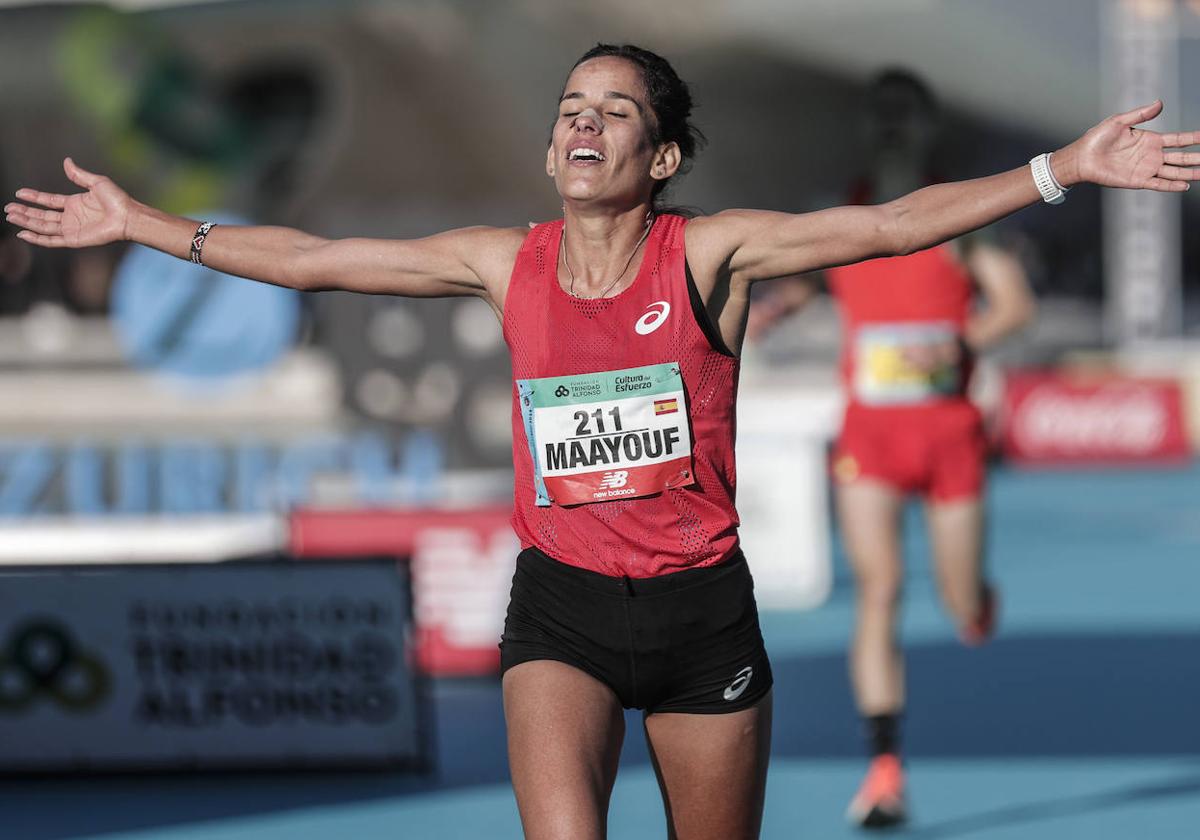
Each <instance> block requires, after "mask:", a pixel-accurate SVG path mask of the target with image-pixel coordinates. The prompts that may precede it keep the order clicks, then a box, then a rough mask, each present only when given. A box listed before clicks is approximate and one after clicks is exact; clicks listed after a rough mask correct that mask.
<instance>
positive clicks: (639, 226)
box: [559, 203, 652, 298]
mask: <svg viewBox="0 0 1200 840" xmlns="http://www.w3.org/2000/svg"><path fill="white" fill-rule="evenodd" d="M649 212H650V205H649V203H646V204H639V205H637V206H636V207H632V208H629V209H627V210H621V211H618V212H605V213H596V212H588V211H586V210H581V209H578V208H574V207H572V206H571V205H570V204H568V205H567V206H566V207H565V208H564V214H563V215H564V219H563V243H562V248H561V250H562V251H563V260H561V261H560V265H559V281H560V282H561V283H562V284H563V288H564V289H567V290H568V291H570V292H571V294H574V295H575V296H577V297H584V298H588V297H609V296H612V295H614V294H617V293H619V292H621V291H622V290H624V289H626V288H628V287H629V285H630V284H631V283H632V282H633V279H634V278H635V277H636V276H637V272H638V266H639V264H640V262H639V260H638V257H637V253H636V252H637V251H640V250H641V244H642V242H643V240H644V238H645V234H646V231H647V229H648V222H647V214H648V213H649ZM651 218H652V217H651ZM568 266H569V268H568ZM572 280H573V283H574V288H573V289H572V288H571V285H572Z"/></svg>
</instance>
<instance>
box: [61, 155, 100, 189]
mask: <svg viewBox="0 0 1200 840" xmlns="http://www.w3.org/2000/svg"><path fill="white" fill-rule="evenodd" d="M63 171H64V172H66V173H67V177H68V178H70V179H71V181H72V183H75V184H78V185H79V186H81V187H83V188H84V189H87V190H90V189H91V188H92V187H94V186H96V184H98V183H100V180H101V176H99V175H97V174H95V173H94V172H88V171H87V170H86V169H84V168H83V167H81V166H80V165H79V164H77V163H75V161H73V160H71V159H70V158H63Z"/></svg>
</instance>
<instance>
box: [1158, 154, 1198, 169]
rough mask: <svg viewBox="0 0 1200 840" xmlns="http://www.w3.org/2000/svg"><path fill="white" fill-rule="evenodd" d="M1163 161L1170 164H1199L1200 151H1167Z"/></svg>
mask: <svg viewBox="0 0 1200 840" xmlns="http://www.w3.org/2000/svg"><path fill="white" fill-rule="evenodd" d="M1163 162H1164V163H1169V164H1171V165H1172V166H1200V152H1167V153H1166V154H1164V155H1163Z"/></svg>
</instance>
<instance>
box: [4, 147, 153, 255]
mask: <svg viewBox="0 0 1200 840" xmlns="http://www.w3.org/2000/svg"><path fill="white" fill-rule="evenodd" d="M63 171H65V172H66V173H67V177H68V178H70V179H71V181H72V182H73V183H75V184H76V185H78V186H80V187H83V188H84V189H85V190H87V191H86V192H82V193H75V194H74V195H60V194H58V193H47V192H40V191H38V190H31V189H20V190H17V198H19V199H21V201H22V202H28V204H22V203H18V202H13V203H11V204H7V205H5V207H4V213H5V218H6V219H7V220H8V221H9V222H11V223H13V224H14V225H17V226H19V227H21V228H23V230H22V231H21V232H20V233H18V234H17V236H18V237H19V238H20V239H23V240H25V241H26V242H32V243H33V244H35V245H41V246H44V247H47V248H82V247H84V246H87V245H104V244H106V243H108V242H115V241H117V240H119V239H125V238H126V233H127V231H126V224H127V222H128V219H129V206H130V204H131V203H132V199H130V197H129V195H128V194H127V193H126V192H125V191H124V190H122V189H121V188H120V187H118V186H117V185H116V184H114V183H113V182H112V181H111V180H109V179H108V178H105V177H104V176H103V175H97V174H95V173H93V172H88V171H87V170H86V169H82V168H80V167H79V166H77V165H76V164H75V162H74V161H73V160H71V159H70V158H67V159H66V160H64V161H63ZM34 205H37V206H34Z"/></svg>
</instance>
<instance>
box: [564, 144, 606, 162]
mask: <svg viewBox="0 0 1200 840" xmlns="http://www.w3.org/2000/svg"><path fill="white" fill-rule="evenodd" d="M604 160H605V158H604V155H602V154H600V152H598V151H597V150H595V149H589V148H587V147H585V146H580V147H579V148H578V149H572V150H571V151H569V152H567V161H568V162H570V163H604Z"/></svg>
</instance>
